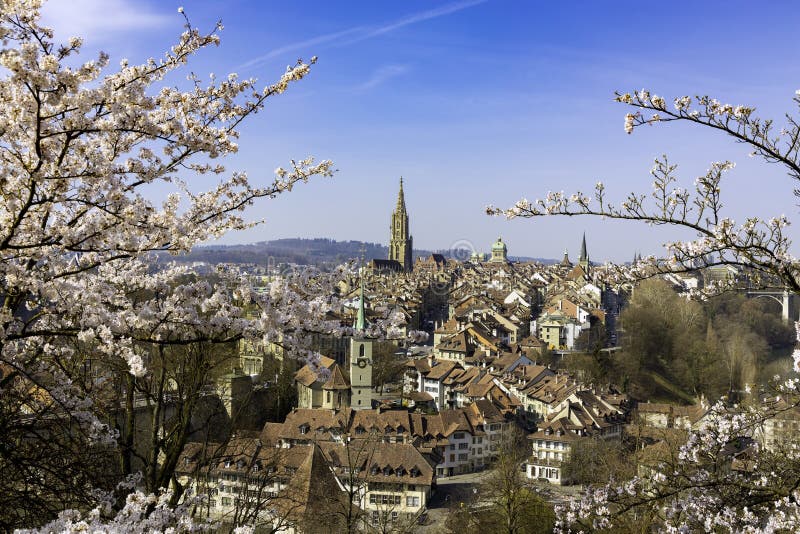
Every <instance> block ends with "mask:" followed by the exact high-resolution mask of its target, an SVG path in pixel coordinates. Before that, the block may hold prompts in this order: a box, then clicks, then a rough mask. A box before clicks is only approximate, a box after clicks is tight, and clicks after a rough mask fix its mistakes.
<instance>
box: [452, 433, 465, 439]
mask: <svg viewBox="0 0 800 534" xmlns="http://www.w3.org/2000/svg"><path fill="white" fill-rule="evenodd" d="M453 439H464V433H463V432H456V433H455V434H453Z"/></svg>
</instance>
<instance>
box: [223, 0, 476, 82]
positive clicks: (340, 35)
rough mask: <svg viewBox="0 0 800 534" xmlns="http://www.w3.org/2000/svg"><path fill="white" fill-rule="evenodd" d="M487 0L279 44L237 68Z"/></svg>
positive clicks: (386, 30) (377, 32) (357, 38)
mask: <svg viewBox="0 0 800 534" xmlns="http://www.w3.org/2000/svg"><path fill="white" fill-rule="evenodd" d="M487 1H488V0H466V1H462V2H454V3H451V4H447V5H444V6H442V7H438V8H436V9H429V10H427V11H422V12H420V13H415V14H413V15H408V16H406V17H403V18H401V19H398V20H395V21H393V22H390V23H388V24H384V25H383V26H378V27H370V26H356V27H354V28H350V29H347V30H343V31H339V32H335V33H327V34H324V35H320V36H318V37H313V38H311V39H307V40H305V41H298V42H296V43H290V44H287V45H284V46H281V47H279V48H275V49H273V50H270V51H269V52H267V53H266V54H263V55H261V56H258V57H256V58H253V59H251V60H250V61H247V62H245V63H243V64H242V65H240V66H239V68H238V69H237V70H244V69H247V68H251V67H255V66H257V65H260V64H261V63H264V62H265V61H267V60H269V59H272V58H274V57H277V56H280V55H283V54H285V53H287V52H293V51H295V50H302V49H307V48H308V47H309V46H313V45H320V44H328V43H333V44H338V45H349V44H353V43H358V42H360V41H364V40H366V39H371V38H373V37H378V36H379V35H383V34H386V33H389V32H391V31H393V30H396V29H398V28H403V27H405V26H410V25H412V24H417V23H418V22H423V21H426V20H430V19H435V18H438V17H443V16H445V15H450V14H451V13H455V12H457V11H461V10H463V9H467V8H470V7H472V6H476V5H478V4H483V3H485V2H487Z"/></svg>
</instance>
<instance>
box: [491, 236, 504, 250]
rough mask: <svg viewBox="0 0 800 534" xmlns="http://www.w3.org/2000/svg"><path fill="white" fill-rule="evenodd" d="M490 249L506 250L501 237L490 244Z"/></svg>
mask: <svg viewBox="0 0 800 534" xmlns="http://www.w3.org/2000/svg"><path fill="white" fill-rule="evenodd" d="M492 250H507V248H506V244H505V243H503V239H502V238H500V237H498V238H497V241H495V242H494V245H492Z"/></svg>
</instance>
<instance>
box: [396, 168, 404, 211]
mask: <svg viewBox="0 0 800 534" xmlns="http://www.w3.org/2000/svg"><path fill="white" fill-rule="evenodd" d="M397 207H398V209H402V211H405V210H406V197H405V195H404V194H403V177H402V176H401V177H400V191H398V193H397Z"/></svg>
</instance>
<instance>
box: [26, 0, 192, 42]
mask: <svg viewBox="0 0 800 534" xmlns="http://www.w3.org/2000/svg"><path fill="white" fill-rule="evenodd" d="M178 17H180V15H178V14H177V13H175V15H174V16H169V15H163V14H159V13H155V12H152V11H148V10H147V9H146V8H145V6H143V5H142V3H141V2H133V1H132V0H70V1H69V2H66V1H63V0H62V1H53V2H47V3H45V4H44V6H43V7H42V22H43V24H44V25H45V26H51V27H54V28H57V30H58V34H59V35H58V37H57V38H59V39H66V38H68V37H73V36H78V37H83V38H85V39H87V40H90V41H95V40H103V39H107V38H112V37H114V38H118V37H119V33H120V32H126V31H133V30H149V29H157V28H161V27H163V26H166V25H167V24H173V25H175V28H176V29H179V28H180V26H181V24H182V19H180V18H178Z"/></svg>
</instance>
